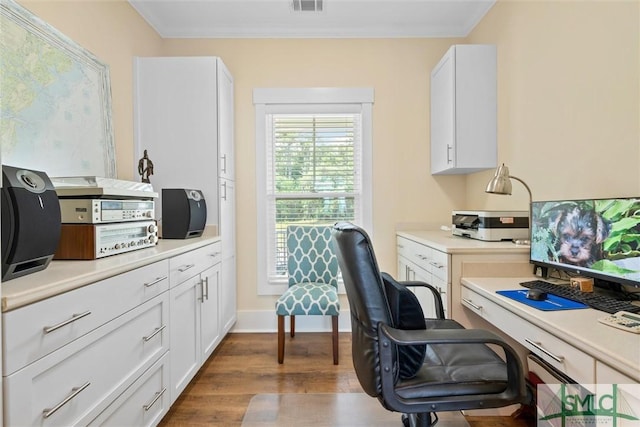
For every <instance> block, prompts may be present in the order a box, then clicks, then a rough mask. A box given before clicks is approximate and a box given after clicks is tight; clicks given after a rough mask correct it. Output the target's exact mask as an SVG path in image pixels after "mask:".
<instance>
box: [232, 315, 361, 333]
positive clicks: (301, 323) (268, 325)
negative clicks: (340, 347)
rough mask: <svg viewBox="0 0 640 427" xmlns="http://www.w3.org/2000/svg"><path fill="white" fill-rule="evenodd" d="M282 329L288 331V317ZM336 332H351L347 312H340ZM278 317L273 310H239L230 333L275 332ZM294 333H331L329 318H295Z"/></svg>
mask: <svg viewBox="0 0 640 427" xmlns="http://www.w3.org/2000/svg"><path fill="white" fill-rule="evenodd" d="M284 327H285V330H286V331H289V316H287V317H285V323H284ZM338 330H339V331H340V332H351V314H350V313H349V310H342V311H340V316H338ZM277 331H278V316H276V312H275V310H262V311H258V310H251V311H250V310H239V311H238V319H237V321H236V324H235V325H233V328H231V331H230V332H240V333H248V332H277ZM296 332H331V318H330V317H329V316H296Z"/></svg>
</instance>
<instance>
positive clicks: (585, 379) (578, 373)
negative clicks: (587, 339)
mask: <svg viewBox="0 0 640 427" xmlns="http://www.w3.org/2000/svg"><path fill="white" fill-rule="evenodd" d="M461 302H462V305H463V306H465V307H467V308H469V309H470V310H472V311H473V312H474V313H476V314H478V315H479V316H481V317H482V318H484V319H485V320H487V321H488V322H490V323H492V324H493V325H495V326H496V327H498V328H499V329H501V330H502V331H504V333H506V334H507V335H509V336H511V337H512V338H514V339H515V340H517V341H518V342H519V343H520V344H522V345H523V346H525V347H527V348H528V349H529V350H530V351H531V352H533V353H535V354H536V355H538V356H539V357H541V358H542V359H544V360H545V361H546V362H547V363H549V364H550V365H551V366H553V367H554V368H555V369H557V370H559V371H560V372H563V373H565V374H566V375H568V376H569V377H571V378H572V379H574V380H576V381H577V382H578V383H582V384H593V383H594V380H595V359H593V358H592V357H591V356H589V355H587V354H585V353H583V352H582V351H580V350H578V349H576V348H575V347H573V346H572V345H570V344H568V343H567V342H565V341H563V340H562V339H560V338H558V337H556V336H555V335H552V334H550V333H548V332H547V331H545V330H543V329H541V328H539V327H537V326H535V325H534V324H532V323H530V322H528V321H527V320H525V319H523V318H521V317H519V316H517V315H515V314H514V313H512V312H510V311H508V310H506V309H504V308H502V307H500V306H499V305H498V304H496V303H494V302H492V301H490V300H489V299H488V298H485V297H483V296H482V295H480V294H478V293H476V292H474V291H472V290H471V289H469V288H467V287H465V286H462V298H461Z"/></svg>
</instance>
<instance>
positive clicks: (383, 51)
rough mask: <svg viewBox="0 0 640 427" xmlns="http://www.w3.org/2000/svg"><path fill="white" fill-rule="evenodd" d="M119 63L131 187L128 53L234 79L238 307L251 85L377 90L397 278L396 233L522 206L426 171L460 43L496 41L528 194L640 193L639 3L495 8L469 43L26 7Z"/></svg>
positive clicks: (245, 240)
mask: <svg viewBox="0 0 640 427" xmlns="http://www.w3.org/2000/svg"><path fill="white" fill-rule="evenodd" d="M21 4H23V5H25V6H26V7H28V8H30V9H31V10H32V11H33V12H35V13H36V14H38V15H40V16H41V17H42V18H43V19H45V20H46V21H48V22H49V23H51V24H52V25H54V26H55V27H57V28H58V29H59V30H61V31H62V32H63V33H65V34H66V35H68V36H70V37H71V38H73V39H74V40H76V41H77V42H78V43H80V44H81V45H83V46H84V47H86V48H87V49H89V50H90V51H92V52H93V53H94V54H95V55H97V56H98V57H99V58H101V59H102V60H103V61H105V62H107V63H109V65H110V67H111V79H112V82H111V85H112V91H113V104H114V112H113V114H114V127H115V139H116V151H117V162H118V163H117V166H118V174H119V177H120V178H123V179H132V176H131V174H132V170H133V167H132V162H133V158H132V157H133V142H132V141H133V124H132V123H133V121H132V96H131V93H132V92H131V91H132V72H131V71H132V68H131V63H132V57H133V56H136V55H140V56H146V55H149V56H151V55H160V54H162V55H216V56H220V57H221V58H223V60H224V62H225V64H226V65H227V66H228V67H229V69H230V70H231V72H232V73H233V75H234V78H235V90H236V94H235V104H236V105H235V115H236V125H235V132H236V147H237V148H236V151H237V154H236V162H237V165H236V170H237V196H238V198H237V208H238V244H237V248H238V291H239V302H238V305H239V309H240V310H271V309H273V302H274V298H273V297H258V296H256V293H255V290H256V280H257V278H256V272H255V264H256V256H257V254H256V250H255V242H256V238H255V234H256V218H255V217H256V202H255V200H256V188H255V168H254V165H255V140H254V111H253V104H252V90H253V89H254V88H256V87H301V86H342V87H349V86H357V87H363V86H368V87H373V88H374V90H375V104H374V108H373V114H374V121H373V123H374V125H373V126H374V128H373V144H374V146H373V152H374V154H373V170H374V178H373V188H374V197H373V199H374V200H373V202H374V213H373V219H374V230H373V231H374V244H375V246H376V252H377V255H378V261H379V263H380V265H381V267H382V268H383V269H385V270H388V271H390V272H394V271H395V256H396V255H395V236H394V230H395V227H396V225H397V224H405V223H433V224H445V223H448V222H449V221H450V212H451V210H452V209H461V208H469V209H479V208H488V209H503V208H504V209H523V208H526V203H527V198H526V193H525V190H524V188H522V187H521V186H519V184H518V183H514V195H513V197H500V196H489V195H486V194H485V193H484V185H485V184H486V182H487V180H488V179H489V178H490V176H491V173H492V172H490V171H487V172H480V173H476V174H472V175H469V176H445V177H432V176H431V175H430V173H429V72H430V70H431V68H432V67H433V65H435V63H436V62H437V61H438V59H439V58H440V57H441V55H442V54H443V53H444V52H445V50H446V49H447V47H448V46H449V45H450V44H452V43H456V42H468V43H495V44H497V46H498V92H499V93H498V104H499V107H498V119H499V123H498V140H499V141H498V155H499V160H500V161H503V162H505V163H507V165H508V166H509V167H510V169H511V172H512V174H514V175H516V176H519V177H520V178H523V179H524V180H525V181H527V182H528V184H529V185H530V186H531V188H532V191H533V195H534V199H544V198H561V197H571V198H576V197H593V196H624V195H638V194H639V193H640V172H639V171H638V169H639V168H638V167H637V165H638V161H639V160H640V141H639V134H640V131H639V124H638V123H639V121H640V110H639V107H638V99H639V95H640V87H639V83H638V79H639V76H640V69H639V58H638V55H639V54H638V52H639V46H638V39H639V34H638V22H639V21H640V19H639V18H640V11H639V10H638V9H639V7H638V1H625V2H615V1H606V2H595V1H590V2H576V1H564V0H562V1H526V2H525V1H510V0H509V1H501V0H499V1H498V3H497V4H496V6H494V8H493V9H492V10H491V11H490V12H489V14H488V15H487V16H486V17H485V18H484V19H483V20H482V22H481V23H480V24H479V26H478V27H477V28H476V29H475V30H474V31H473V32H472V34H471V35H470V36H469V38H468V39H466V40H453V39H393V40H387V39H371V40H350V39H347V40H325V39H321V40H290V39H285V40H270V39H266V40H251V39H239V40H193V39H184V40H163V39H160V38H159V37H158V36H157V35H156V34H155V33H154V32H153V30H152V29H151V28H150V27H149V26H148V25H147V24H146V22H145V21H143V20H142V19H141V18H140V17H139V16H138V15H137V14H136V12H135V11H134V10H133V9H132V8H131V7H130V6H129V5H128V3H125V2H123V1H106V2H96V1H91V2H86V1H84V2H80V1H71V2H61V1H57V0H48V1H21Z"/></svg>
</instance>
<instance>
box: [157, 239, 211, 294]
mask: <svg viewBox="0 0 640 427" xmlns="http://www.w3.org/2000/svg"><path fill="white" fill-rule="evenodd" d="M221 260H222V251H221V244H220V242H215V243H212V244H210V245H207V246H204V247H202V248H198V249H195V250H193V251H189V252H187V253H184V254H181V255H178V256H175V257H173V258H171V259H170V260H169V275H170V276H171V286H176V285H179V284H180V283H182V282H184V281H185V280H187V279H188V278H190V277H193V276H195V275H196V274H199V273H200V272H201V271H202V270H205V269H207V268H209V267H211V266H213V265H215V264H217V263H219V262H220V261H221Z"/></svg>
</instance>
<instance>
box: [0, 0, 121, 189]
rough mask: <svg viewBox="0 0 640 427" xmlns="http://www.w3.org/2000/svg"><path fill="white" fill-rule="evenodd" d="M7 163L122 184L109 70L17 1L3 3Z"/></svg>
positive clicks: (0, 108) (2, 138) (0, 35)
mask: <svg viewBox="0 0 640 427" xmlns="http://www.w3.org/2000/svg"><path fill="white" fill-rule="evenodd" d="M0 145H1V147H2V156H1V157H2V162H3V163H4V164H7V165H10V166H15V167H23V168H25V169H32V170H39V171H44V172H46V173H47V175H49V176H52V177H59V176H101V177H106V178H115V177H116V165H115V148H114V140H113V129H112V125H111V87H110V80H109V68H108V66H107V65H106V64H104V63H102V62H100V61H99V60H98V59H97V58H96V57H95V56H93V55H92V54H91V53H90V52H88V51H87V50H85V49H83V48H82V47H80V46H78V45H77V44H76V43H75V42H74V41H73V40H71V39H69V38H68V37H66V36H65V35H63V34H61V33H60V32H59V31H58V30H56V29H55V28H53V27H51V26H50V25H48V24H47V23H45V22H44V21H42V20H41V19H39V18H38V17H36V16H35V15H33V14H32V13H31V12H29V11H28V10H26V9H25V8H23V7H22V6H20V5H18V4H17V3H15V2H14V1H13V0H0Z"/></svg>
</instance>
